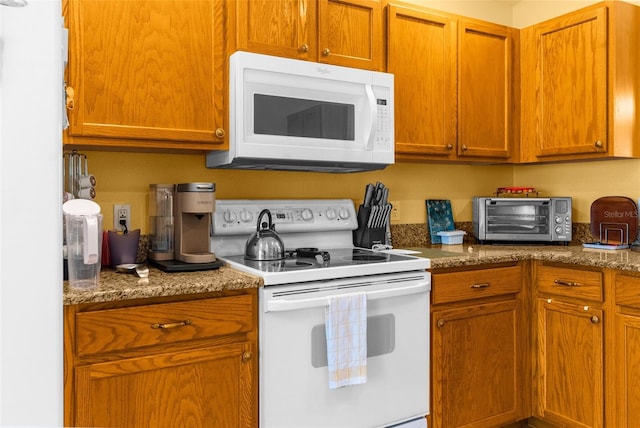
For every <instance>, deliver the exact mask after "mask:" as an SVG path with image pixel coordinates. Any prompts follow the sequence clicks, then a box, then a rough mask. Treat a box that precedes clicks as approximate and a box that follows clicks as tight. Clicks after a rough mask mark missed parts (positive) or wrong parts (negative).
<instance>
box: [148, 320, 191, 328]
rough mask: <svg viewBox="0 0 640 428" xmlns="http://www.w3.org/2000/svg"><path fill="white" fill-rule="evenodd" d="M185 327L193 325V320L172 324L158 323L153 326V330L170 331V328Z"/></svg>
mask: <svg viewBox="0 0 640 428" xmlns="http://www.w3.org/2000/svg"><path fill="white" fill-rule="evenodd" d="M185 325H191V320H184V321H180V322H170V323H166V324H164V323H162V324H161V323H156V324H151V328H160V329H163V330H168V329H170V328H177V327H184V326H185Z"/></svg>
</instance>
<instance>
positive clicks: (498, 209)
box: [484, 198, 552, 241]
mask: <svg viewBox="0 0 640 428" xmlns="http://www.w3.org/2000/svg"><path fill="white" fill-rule="evenodd" d="M484 209H485V221H484V226H485V233H486V239H487V240H509V241H518V240H522V241H548V240H550V238H551V227H552V225H551V217H552V213H551V201H550V200H549V199H542V198H535V199H533V198H532V199H524V200H522V199H507V200H495V199H489V200H487V201H486V203H485V207H484Z"/></svg>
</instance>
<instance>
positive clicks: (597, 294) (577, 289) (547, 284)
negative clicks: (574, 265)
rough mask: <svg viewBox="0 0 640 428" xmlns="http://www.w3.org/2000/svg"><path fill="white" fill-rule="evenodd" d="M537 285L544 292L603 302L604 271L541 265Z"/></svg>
mask: <svg viewBox="0 0 640 428" xmlns="http://www.w3.org/2000/svg"><path fill="white" fill-rule="evenodd" d="M537 286H538V292H542V293H551V294H557V295H559V296H567V297H576V298H580V299H589V300H596V301H598V302H602V297H603V296H602V272H596V271H588V270H581V269H571V268H563V267H553V266H540V267H538V271H537Z"/></svg>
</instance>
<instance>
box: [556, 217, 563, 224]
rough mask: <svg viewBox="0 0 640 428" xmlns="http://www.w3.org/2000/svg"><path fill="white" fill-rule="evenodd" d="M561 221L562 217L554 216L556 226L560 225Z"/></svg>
mask: <svg viewBox="0 0 640 428" xmlns="http://www.w3.org/2000/svg"><path fill="white" fill-rule="evenodd" d="M562 221H563V220H562V217H559V216H556V218H555V222H556V224H562Z"/></svg>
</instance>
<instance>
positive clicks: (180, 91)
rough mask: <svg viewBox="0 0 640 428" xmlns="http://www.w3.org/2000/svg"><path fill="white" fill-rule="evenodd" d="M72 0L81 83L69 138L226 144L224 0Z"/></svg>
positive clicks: (75, 75) (73, 80) (73, 58)
mask: <svg viewBox="0 0 640 428" xmlns="http://www.w3.org/2000/svg"><path fill="white" fill-rule="evenodd" d="M65 3H68V4H67V5H66V6H68V10H67V23H68V26H69V68H68V85H69V86H71V87H72V88H73V89H74V106H73V109H72V110H68V113H69V120H70V128H69V132H68V134H69V140H68V141H66V142H67V143H70V144H74V143H79V144H85V145H86V144H89V145H103V146H126V147H155V148H167V147H169V148H171V147H178V148H185V149H212V148H221V147H220V146H221V145H222V144H223V142H224V141H223V137H224V123H223V122H224V120H225V119H224V118H225V116H226V115H225V114H224V112H225V100H226V97H225V96H224V95H223V94H224V88H223V86H224V85H223V84H224V83H225V82H226V81H225V76H226V73H227V72H226V62H227V59H226V55H225V54H224V49H225V48H224V46H223V44H222V39H221V37H222V32H223V30H224V28H223V25H222V23H221V20H220V16H219V15H221V13H220V8H222V2H221V1H220V0H203V1H190V0H163V1H154V0H131V1H124V0H116V1H109V2H105V1H103V0H68V2H65ZM65 8H66V7H65ZM214 22H215V23H216V25H215V26H214ZM214 27H215V28H214ZM216 131H217V136H216ZM76 137H90V138H83V139H82V140H77V138H76ZM122 139H126V140H127V141H126V142H123V141H122Z"/></svg>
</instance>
